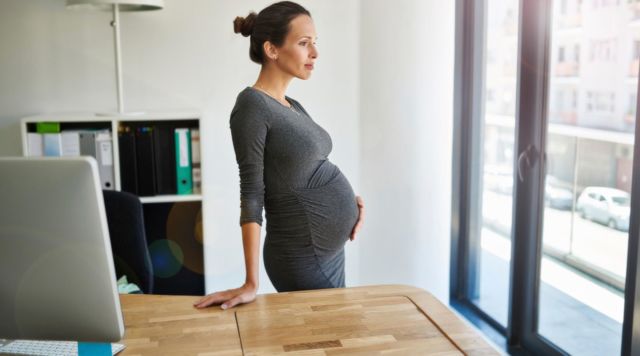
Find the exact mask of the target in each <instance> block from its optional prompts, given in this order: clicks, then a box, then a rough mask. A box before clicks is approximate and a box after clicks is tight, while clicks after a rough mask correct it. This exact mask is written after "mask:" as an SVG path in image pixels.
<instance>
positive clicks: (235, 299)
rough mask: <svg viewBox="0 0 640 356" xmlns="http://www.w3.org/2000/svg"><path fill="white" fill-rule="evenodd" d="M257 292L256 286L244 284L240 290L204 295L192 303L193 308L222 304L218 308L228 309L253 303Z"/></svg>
mask: <svg viewBox="0 0 640 356" xmlns="http://www.w3.org/2000/svg"><path fill="white" fill-rule="evenodd" d="M257 291H258V287H257V286H256V285H253V284H249V283H245V284H243V285H242V287H240V288H235V289H227V290H225V291H221V292H215V293H211V294H209V295H205V296H204V297H202V298H201V299H200V300H198V301H197V302H195V303H193V306H194V307H196V308H198V309H200V308H206V307H208V306H211V305H217V304H222V305H221V306H220V308H222V309H229V308H233V307H235V306H236V305H238V304H245V303H251V302H253V301H254V300H255V299H256V293H257Z"/></svg>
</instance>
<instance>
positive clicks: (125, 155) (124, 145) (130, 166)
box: [118, 126, 138, 195]
mask: <svg viewBox="0 0 640 356" xmlns="http://www.w3.org/2000/svg"><path fill="white" fill-rule="evenodd" d="M118 147H119V151H120V183H121V185H122V187H121V189H122V191H124V192H129V193H132V194H136V195H137V194H138V168H137V161H136V136H135V134H134V132H133V129H132V128H131V127H129V126H120V128H118Z"/></svg>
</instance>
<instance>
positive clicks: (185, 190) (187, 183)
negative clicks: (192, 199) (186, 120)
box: [175, 128, 193, 194]
mask: <svg viewBox="0 0 640 356" xmlns="http://www.w3.org/2000/svg"><path fill="white" fill-rule="evenodd" d="M175 145H176V179H177V192H178V194H193V185H192V181H191V133H190V132H189V129H187V128H176V129H175Z"/></svg>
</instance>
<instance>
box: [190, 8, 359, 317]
mask: <svg viewBox="0 0 640 356" xmlns="http://www.w3.org/2000/svg"><path fill="white" fill-rule="evenodd" d="M234 31H235V32H236V33H238V32H239V33H241V34H242V35H243V36H245V37H250V40H251V46H250V51H249V55H250V57H251V60H252V61H254V62H256V63H258V64H260V65H261V66H262V69H261V71H260V75H259V77H258V79H257V81H256V83H255V84H254V85H253V87H247V88H245V89H244V90H242V92H240V94H239V95H238V97H237V99H236V104H235V107H234V108H233V110H232V112H231V119H230V126H231V135H232V138H233V146H234V150H235V153H236V160H237V162H238V167H239V170H240V207H241V209H240V210H241V212H240V225H241V227H242V239H243V247H244V256H245V266H246V271H247V275H246V280H245V283H244V284H243V285H242V287H240V288H236V289H230V290H226V291H221V292H216V293H213V294H210V295H207V296H205V297H203V298H202V299H200V300H199V301H197V302H196V303H195V304H194V305H195V306H196V307H198V308H203V307H207V306H209V305H213V304H219V303H222V306H221V307H222V308H223V309H226V308H231V307H233V306H235V305H237V304H239V303H248V302H251V301H253V300H254V299H255V295H256V291H257V289H258V270H259V269H258V261H259V250H260V248H259V244H260V226H261V225H262V209H263V208H264V210H265V212H266V224H267V226H266V230H267V234H266V237H265V245H264V251H263V252H264V263H265V268H266V271H267V274H268V276H269V279H270V280H271V282H272V283H273V285H274V287H275V288H276V289H277V290H278V292H284V291H295V290H307V289H320V288H341V287H345V272H344V268H345V261H344V259H345V256H344V245H345V243H346V241H347V240H348V239H350V240H353V239H354V238H355V235H356V233H357V232H358V230H359V229H360V227H361V226H362V222H363V218H364V205H363V202H362V199H361V198H360V197H356V196H355V195H354V193H353V189H352V188H351V185H350V184H349V182H348V181H347V179H346V177H345V176H344V175H343V174H342V172H340V170H339V169H338V167H337V166H335V165H333V164H332V163H331V162H330V161H329V159H328V156H329V153H330V152H331V148H332V143H331V137H330V136H329V134H328V133H327V132H326V131H325V130H324V129H323V128H322V127H320V126H319V125H318V124H316V123H315V122H314V121H313V119H312V118H311V116H310V115H309V114H308V113H307V111H306V110H305V109H304V107H302V105H301V104H300V103H299V102H298V101H296V100H294V99H292V98H290V97H288V96H286V95H285V92H286V90H287V87H288V85H289V83H290V81H291V80H292V79H293V78H294V77H295V78H299V79H308V78H309V77H310V76H311V72H312V71H313V66H314V63H315V61H316V59H317V57H318V51H317V49H316V43H315V40H316V32H315V26H314V24H313V20H312V19H311V16H310V14H309V12H308V11H307V10H306V9H305V8H303V7H302V6H300V5H298V4H296V3H293V2H290V1H283V2H279V3H275V4H273V5H270V6H269V7H267V8H265V9H263V10H262V11H260V13H259V14H257V15H256V14H255V13H253V12H252V13H250V14H249V15H248V16H247V17H246V18H242V17H238V18H236V20H235V21H234Z"/></svg>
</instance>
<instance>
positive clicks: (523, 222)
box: [449, 0, 640, 355]
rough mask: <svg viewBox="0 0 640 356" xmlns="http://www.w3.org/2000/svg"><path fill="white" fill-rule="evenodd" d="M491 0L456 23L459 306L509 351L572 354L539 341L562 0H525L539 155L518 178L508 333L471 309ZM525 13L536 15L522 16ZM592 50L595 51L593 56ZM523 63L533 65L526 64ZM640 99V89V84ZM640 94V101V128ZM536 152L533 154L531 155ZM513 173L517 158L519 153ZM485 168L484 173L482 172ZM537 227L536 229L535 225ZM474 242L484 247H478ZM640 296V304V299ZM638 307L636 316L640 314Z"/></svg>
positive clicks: (522, 71)
mask: <svg viewBox="0 0 640 356" xmlns="http://www.w3.org/2000/svg"><path fill="white" fill-rule="evenodd" d="M487 1H488V0H457V1H456V24H455V54H456V55H455V63H454V66H455V75H454V122H453V164H452V173H453V174H452V205H451V217H452V219H451V265H450V290H449V293H450V304H451V305H452V306H453V307H454V308H455V309H457V310H458V311H460V312H461V313H462V314H463V315H465V316H466V317H467V318H468V319H469V320H470V321H471V322H472V323H474V324H475V325H477V326H478V327H479V328H480V329H481V330H482V331H484V332H485V333H487V335H488V336H489V337H490V338H491V339H493V341H495V342H496V343H497V344H499V345H502V346H503V347H504V348H505V349H507V350H508V351H509V352H515V353H517V352H519V351H524V352H532V353H536V354H546V355H564V354H566V352H565V351H564V350H562V349H561V348H559V347H557V346H556V345H554V344H553V343H552V342H550V341H549V340H547V339H545V338H544V337H543V336H541V335H540V334H538V331H537V330H538V327H537V322H538V320H537V319H538V307H539V303H538V302H539V301H538V297H539V293H538V292H539V288H540V278H539V277H540V256H541V253H542V218H543V209H544V187H545V185H544V183H545V172H546V163H547V162H546V155H545V154H544V152H546V147H545V146H546V136H547V124H548V115H547V111H548V110H547V92H548V90H549V88H548V82H547V80H548V78H547V77H546V74H547V73H548V69H549V63H548V62H549V60H550V56H549V51H550V35H551V33H550V31H551V16H552V12H551V11H552V5H553V3H552V1H553V0H520V4H519V6H520V11H519V14H520V16H519V30H518V31H519V32H518V39H519V42H518V61H517V63H518V64H517V66H518V68H517V78H518V79H517V99H516V124H515V129H516V132H515V138H514V139H515V147H516V150H515V152H518V153H523V152H525V151H529V153H531V156H530V161H531V162H532V165H531V166H530V167H528V168H527V169H526V172H523V173H524V174H523V176H524V180H523V181H520V180H519V179H517V176H518V175H517V174H514V185H513V186H514V195H513V219H512V221H513V224H512V239H511V241H512V251H511V257H512V258H511V266H510V277H509V278H510V282H511V284H510V286H509V308H508V323H507V325H506V327H505V326H503V325H501V324H500V323H499V322H497V321H496V320H495V319H493V318H492V317H491V316H489V315H488V314H487V313H486V312H484V311H483V310H482V309H481V308H479V307H478V306H476V305H475V304H474V303H472V302H471V298H470V292H473V291H474V290H475V289H476V288H477V284H478V280H477V278H478V274H479V271H476V269H477V268H471V269H470V268H469V267H470V266H475V264H474V262H475V259H476V258H477V255H474V251H475V252H477V251H478V248H477V247H478V246H477V242H474V241H473V240H474V239H471V238H470V237H471V236H470V232H471V231H476V230H474V229H476V228H477V227H478V224H479V223H481V221H480V220H479V218H478V216H477V214H478V211H481V209H478V207H477V206H472V205H471V204H477V202H478V199H475V198H476V197H474V196H472V194H474V193H473V192H477V191H478V189H477V188H478V185H479V184H480V182H481V179H479V177H478V175H479V174H480V173H479V172H474V169H473V168H472V167H473V166H474V163H475V164H477V162H481V160H478V159H481V158H480V157H479V155H480V152H479V151H481V150H474V149H473V148H474V147H482V146H478V144H479V143H481V141H482V137H481V136H480V132H481V129H482V122H481V120H480V119H481V115H482V112H483V102H482V94H483V93H482V91H483V90H484V70H485V68H484V63H483V61H484V51H485V48H484V47H485V46H484V43H485V36H486V30H485V27H484V23H485V21H486V13H487V12H486V6H487ZM522 14H527V15H526V16H523V15H522ZM592 51H593V50H591V52H592ZM522 63H527V66H523V65H522ZM637 87H638V91H637V92H638V93H640V81H638V83H637ZM523 98H524V99H523ZM639 99H640V96H636V106H635V108H636V113H635V117H636V122H638V121H639V120H638V114H639V113H638V108H640V106H639V105H640V100H639ZM639 139H640V125H636V127H635V137H634V160H633V168H632V177H633V178H632V188H631V217H630V222H629V224H630V225H629V239H628V240H629V244H628V249H627V273H626V284H625V302H624V320H623V330H622V340H621V354H622V355H631V354H639V353H640V313H636V312H635V311H636V310H640V273H638V270H639V268H640V265H639V262H640V261H639V259H638V256H639V254H640V242H639V239H640V214H638V213H636V212H639V211H640V142H639ZM531 148H532V149H531ZM514 156H515V157H514V158H515V160H514V161H515V162H514V171H515V170H517V157H518V155H517V154H516V155H514ZM476 170H477V169H476ZM532 222H534V223H532ZM473 244H476V246H474V245H473ZM636 297H637V298H636ZM636 307H637V308H636Z"/></svg>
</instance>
